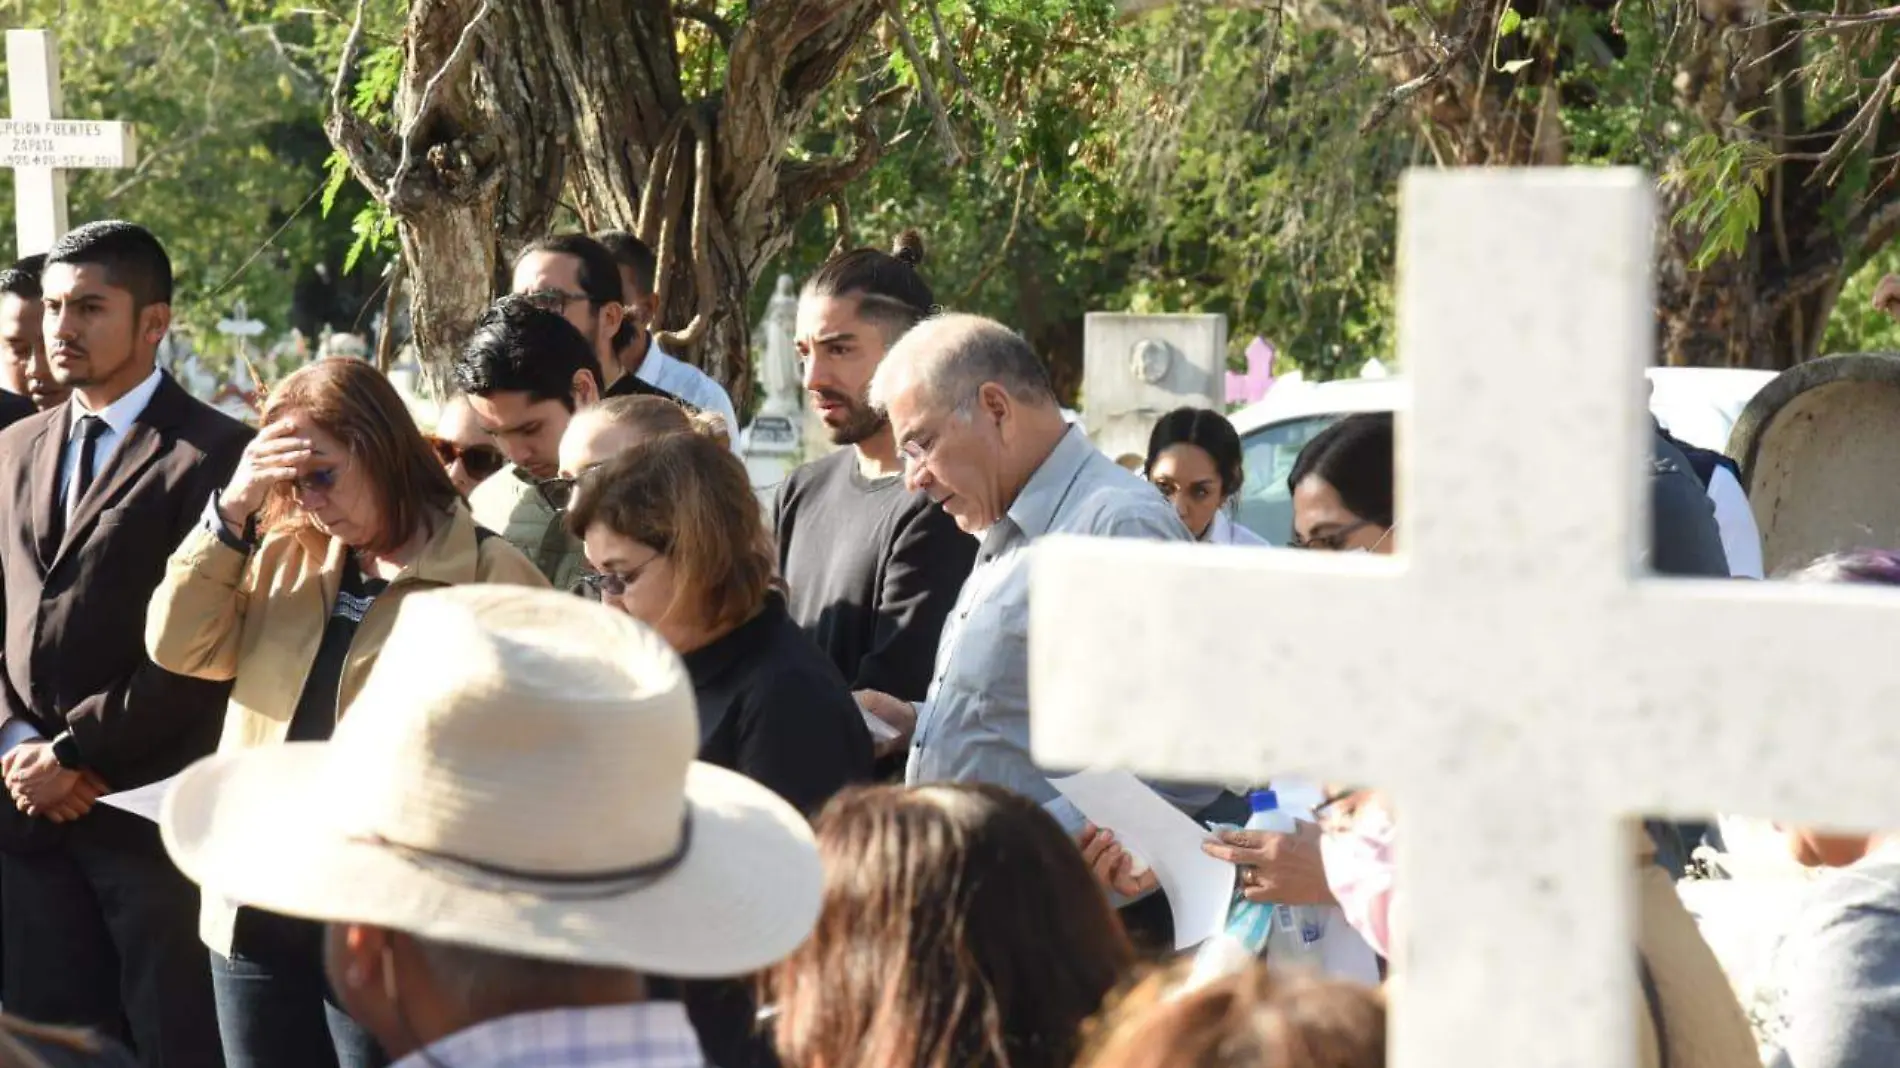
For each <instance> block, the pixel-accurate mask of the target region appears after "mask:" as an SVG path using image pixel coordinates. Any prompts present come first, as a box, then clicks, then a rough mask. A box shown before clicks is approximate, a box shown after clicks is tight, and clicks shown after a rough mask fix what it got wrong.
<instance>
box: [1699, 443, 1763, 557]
mask: <svg viewBox="0 0 1900 1068" xmlns="http://www.w3.org/2000/svg"><path fill="white" fill-rule="evenodd" d="M1709 501H1710V502H1711V503H1713V504H1714V505H1715V525H1716V526H1717V527H1718V528H1720V529H1721V531H1722V552H1723V555H1725V556H1727V557H1728V573H1729V574H1730V575H1733V576H1734V577H1736V578H1752V579H1758V578H1761V577H1762V562H1761V527H1760V526H1758V525H1756V523H1755V510H1754V509H1753V508H1751V507H1749V504H1748V494H1747V493H1746V492H1745V491H1744V490H1743V489H1742V484H1741V483H1740V482H1738V481H1737V480H1736V478H1735V475H1734V474H1733V473H1732V472H1730V471H1729V469H1728V468H1726V467H1723V466H1722V465H1721V464H1716V465H1715V473H1714V474H1713V475H1710V476H1709Z"/></svg>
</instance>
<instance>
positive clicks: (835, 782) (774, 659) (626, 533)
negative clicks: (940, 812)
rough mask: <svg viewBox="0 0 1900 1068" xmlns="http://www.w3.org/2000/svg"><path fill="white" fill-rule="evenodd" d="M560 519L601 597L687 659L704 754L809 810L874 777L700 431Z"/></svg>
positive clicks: (756, 533) (598, 481)
mask: <svg viewBox="0 0 1900 1068" xmlns="http://www.w3.org/2000/svg"><path fill="white" fill-rule="evenodd" d="M567 522H568V529H569V530H571V531H572V532H573V533H574V534H575V536H577V537H579V538H581V539H582V541H583V542H584V543H585V546H586V550H587V562H588V566H589V567H590V568H591V570H592V573H591V574H590V575H588V576H587V577H586V581H587V583H588V585H589V586H591V587H592V588H593V589H594V590H596V591H598V593H599V594H600V598H601V601H602V602H603V603H605V604H607V605H609V606H611V607H614V608H618V609H620V610H621V611H623V612H625V613H627V614H628V615H630V616H632V617H634V618H635V619H638V620H640V621H641V622H643V623H646V624H647V625H649V626H651V627H653V628H654V629H655V630H657V631H659V633H660V635H661V637H664V638H665V639H666V640H667V642H668V643H670V644H671V645H672V646H673V648H674V649H676V650H678V651H679V654H680V656H681V657H683V658H684V659H685V661H686V669H687V671H688V672H689V673H690V674H691V675H692V678H693V690H694V694H695V696H697V698H698V700H699V741H700V753H699V758H700V759H701V760H704V761H706V762H708V763H711V764H717V765H719V766H721V767H725V768H731V769H732V770H734V771H737V772H739V773H740V774H743V775H747V776H750V777H751V778H753V779H756V780H758V781H759V782H761V783H764V784H765V785H766V786H769V787H771V788H772V789H773V790H776V791H777V792H778V793H779V795H780V796H782V797H784V798H785V799H786V800H787V801H790V802H791V803H792V804H794V805H796V806H798V808H799V809H800V810H802V811H804V812H806V813H807V814H811V813H816V812H817V811H818V809H819V807H820V806H822V805H823V804H824V803H825V801H826V800H827V799H829V798H830V797H831V795H832V794H834V793H837V792H838V790H839V789H841V788H842V787H844V786H846V785H848V784H850V783H853V782H859V781H863V780H866V779H869V778H870V775H871V736H870V732H869V731H868V730H866V729H865V726H864V720H863V717H862V716H861V715H860V713H859V712H858V706H857V702H856V701H854V700H852V698H851V693H850V691H849V690H848V689H847V688H846V686H845V681H844V678H843V676H841V675H839V674H838V669H837V668H836V667H835V666H833V665H832V663H831V661H830V659H829V658H827V657H826V656H825V654H824V653H823V652H821V651H820V650H819V649H818V647H817V646H816V645H813V644H812V642H811V639H809V638H807V637H805V635H804V632H802V631H801V630H799V629H798V626H797V624H795V623H793V622H792V621H791V618H790V617H789V616H788V615H786V612H785V598H784V596H783V595H782V594H781V593H780V592H779V591H778V590H777V589H776V588H774V579H773V572H774V563H773V561H774V559H775V554H774V553H773V551H772V543H771V535H770V534H769V533H768V532H767V531H766V528H765V524H764V521H763V518H762V516H761V515H760V511H759V502H758V498H757V497H755V496H754V495H753V493H752V485H751V482H750V480H749V479H748V478H747V477H746V472H745V467H744V465H742V464H741V463H740V462H739V460H738V459H737V458H736V457H734V456H733V455H732V453H731V451H729V450H727V449H725V448H723V447H721V446H720V445H719V444H718V443H717V442H715V441H713V440H712V439H711V438H708V437H706V436H705V435H702V434H671V435H666V436H663V437H660V438H657V439H655V440H651V441H647V442H645V443H642V444H640V445H636V446H634V447H633V448H631V449H628V450H627V451H625V452H623V453H621V454H620V455H618V456H616V457H615V458H613V459H611V460H609V461H607V462H606V463H605V464H603V465H601V466H600V467H597V468H595V469H594V470H593V471H591V472H589V473H588V474H587V476H586V477H585V478H583V479H582V480H581V483H580V485H579V487H578V489H577V491H576V493H575V500H574V504H573V506H572V507H571V508H570V509H569V511H568V515H567Z"/></svg>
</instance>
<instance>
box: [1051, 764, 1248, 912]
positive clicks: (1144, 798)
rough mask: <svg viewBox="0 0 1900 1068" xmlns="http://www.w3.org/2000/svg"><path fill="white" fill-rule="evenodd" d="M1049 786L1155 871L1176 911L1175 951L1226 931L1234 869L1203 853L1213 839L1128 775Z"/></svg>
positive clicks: (1101, 774) (1080, 777)
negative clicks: (1208, 841) (1059, 792)
mask: <svg viewBox="0 0 1900 1068" xmlns="http://www.w3.org/2000/svg"><path fill="white" fill-rule="evenodd" d="M1049 782H1050V784H1051V785H1053V786H1054V787H1055V788H1056V789H1058V790H1060V791H1062V795H1063V796H1064V797H1066V798H1068V799H1069V800H1070V801H1072V802H1074V804H1075V807H1076V808H1079V809H1081V810H1082V815H1084V816H1087V817H1088V819H1089V822H1090V823H1093V824H1095V825H1096V826H1097V827H1106V828H1108V829H1109V830H1111V831H1114V832H1115V840H1116V841H1118V842H1120V843H1121V844H1122V848H1124V849H1126V850H1128V852H1129V854H1130V855H1132V856H1134V857H1135V858H1136V859H1138V860H1140V861H1142V862H1144V863H1146V864H1147V865H1148V866H1149V867H1150V868H1153V869H1154V873H1155V877H1156V878H1158V879H1159V880H1160V881H1161V889H1162V890H1163V891H1164V892H1165V893H1166V894H1167V895H1168V904H1169V905H1171V906H1172V907H1173V909H1174V948H1176V949H1187V948H1189V947H1191V946H1197V945H1199V944H1201V943H1202V942H1204V941H1206V940H1207V939H1208V938H1210V937H1212V936H1213V935H1215V934H1217V933H1218V932H1219V931H1220V930H1221V929H1222V928H1223V927H1225V926H1226V924H1227V906H1228V905H1229V904H1230V903H1231V902H1232V901H1233V898H1234V866H1233V865H1232V864H1228V863H1225V862H1224V861H1219V860H1215V859H1214V858H1213V857H1210V856H1208V855H1207V854H1206V853H1203V852H1201V843H1202V842H1205V841H1206V840H1207V838H1208V833H1207V831H1206V829H1204V828H1203V827H1201V825H1200V824H1198V823H1195V822H1194V821H1193V820H1192V819H1190V818H1189V817H1188V816H1186V815H1185V814H1183V813H1182V812H1181V810H1180V809H1178V808H1175V807H1174V806H1173V805H1171V804H1169V803H1168V801H1167V799H1166V798H1164V797H1162V796H1161V795H1160V794H1157V793H1155V792H1154V791H1153V790H1151V789H1149V788H1148V786H1147V785H1146V784H1145V783H1143V782H1142V781H1141V780H1140V779H1137V778H1135V777H1134V776H1133V775H1132V774H1130V773H1128V772H1126V771H1085V772H1081V773H1080V774H1076V775H1071V776H1069V777H1067V778H1063V779H1050V780H1049Z"/></svg>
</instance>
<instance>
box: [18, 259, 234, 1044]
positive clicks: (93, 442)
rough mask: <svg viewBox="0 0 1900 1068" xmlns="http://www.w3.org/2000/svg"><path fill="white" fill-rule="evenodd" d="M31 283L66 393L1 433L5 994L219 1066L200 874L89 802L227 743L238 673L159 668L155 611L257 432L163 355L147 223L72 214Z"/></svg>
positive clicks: (161, 288)
mask: <svg viewBox="0 0 1900 1068" xmlns="http://www.w3.org/2000/svg"><path fill="white" fill-rule="evenodd" d="M40 282H41V287H42V289H43V303H44V318H43V322H44V329H45V337H46V344H47V350H48V356H49V358H50V362H51V366H52V371H53V374H54V376H55V377H56V378H57V379H58V380H59V381H60V382H61V383H62V384H65V385H69V386H71V387H72V390H73V393H72V397H71V399H70V401H68V403H66V404H63V405H61V406H59V407H57V408H52V409H49V410H48V411H45V412H41V413H39V414H37V415H34V416H31V417H29V418H27V419H24V420H22V421H20V422H18V423H15V424H14V425H13V426H11V427H8V428H7V429H6V430H4V431H0V517H4V519H3V520H0V578H3V579H4V582H5V599H4V608H5V620H4V630H5V639H4V641H5V645H4V655H3V656H0V667H4V672H3V673H0V704H4V711H5V713H6V722H5V723H4V725H0V751H3V752H4V754H5V755H4V756H0V773H4V776H5V780H6V784H7V788H8V791H9V792H10V793H11V795H12V798H13V801H14V804H13V805H0V849H4V850H5V851H6V858H5V861H4V864H0V886H4V893H0V926H3V927H4V932H5V946H6V959H5V973H6V990H7V1011H8V1012H10V1013H14V1014H17V1015H20V1016H23V1017H25V1018H27V1019H29V1020H34V1021H38V1022H46V1023H59V1024H67V1025H78V1026H84V1027H90V1028H93V1029H95V1030H98V1031H100V1032H102V1033H105V1034H109V1035H116V1036H123V1037H126V1038H129V1039H130V1040H131V1042H132V1044H133V1045H134V1046H135V1047H136V1048H137V1051H138V1054H139V1059H140V1060H141V1061H142V1062H143V1063H145V1064H147V1065H163V1066H167V1068H172V1066H190V1068H197V1066H201V1065H211V1066H215V1065H219V1064H221V1063H222V1056H221V1052H220V1047H219V1042H218V1031H217V1020H216V1015H215V1012H214V1010H213V1008H212V996H211V979H210V974H209V969H208V965H207V962H206V956H205V950H204V947H203V946H202V945H201V944H200V943H199V941H198V938H197V918H198V894H197V891H196V890H195V889H194V888H193V887H192V886H191V884H190V883H189V882H187V881H186V880H185V878H184V877H183V876H182V875H180V874H179V873H178V871H177V870H176V869H175V868H173V867H172V865H171V863H170V861H169V860H168V859H167V858H166V856H165V851H164V849H163V847H162V846H161V845H160V843H159V838H158V829H157V827H156V826H155V825H154V824H152V823H150V822H149V821H147V820H145V819H143V818H141V817H138V816H135V815H132V814H130V813H127V812H124V811H121V810H119V809H116V808H112V807H111V806H108V805H96V806H95V802H96V801H97V799H98V797H99V796H100V795H101V794H102V793H104V792H105V791H106V790H108V789H113V790H123V789H128V788H131V787H136V786H140V785H143V784H146V783H150V782H154V781H156V780H159V779H162V778H165V777H167V776H170V775H173V774H175V773H177V772H178V771H179V770H181V769H182V768H183V767H184V766H185V765H187V764H189V763H191V762H192V761H193V760H195V759H197V758H199V757H202V756H204V755H206V754H208V753H210V752H211V751H212V750H213V749H215V748H216V746H217V739H218V732H219V728H220V724H221V723H222V720H223V715H224V705H225V699H226V696H227V687H226V686H223V685H219V684H214V683H207V682H202V681H198V680H194V679H187V678H184V677H182V676H179V675H173V674H171V673H170V672H167V671H164V670H162V669H160V668H159V667H157V666H156V665H154V664H153V663H152V662H151V660H150V659H149V658H148V657H147V656H146V654H145V609H146V603H147V601H148V600H149V599H150V597H151V593H152V590H153V589H154V588H155V587H156V586H157V585H158V583H159V581H160V579H161V578H162V576H163V574H164V570H165V561H166V558H167V557H168V556H169V555H170V553H171V551H172V549H173V548H174V547H175V546H176V545H177V544H178V543H179V541H180V540H182V538H183V537H184V535H185V533H186V532H187V530H188V529H189V528H190V527H191V525H192V523H193V522H195V521H196V520H198V519H199V518H200V517H201V516H202V515H203V513H204V509H205V504H206V501H207V500H209V499H210V498H211V496H212V494H213V493H215V492H216V491H217V489H218V487H220V486H222V485H223V484H224V483H225V481H226V480H227V479H229V478H230V476H231V473H232V471H233V470H234V469H235V468H236V466H237V462H238V457H239V455H240V453H241V452H242V451H243V448H244V445H245V443H246V442H247V441H248V440H249V438H250V436H251V432H250V430H249V429H248V428H246V427H245V426H244V425H243V424H241V423H238V422H236V421H234V420H232V419H230V418H228V417H226V416H224V415H222V414H220V413H219V412H217V411H215V410H213V409H211V408H210V407H208V406H206V405H204V404H202V403H200V402H199V401H197V400H194V399H193V398H192V397H191V396H190V395H189V394H187V393H186V392H185V391H184V389H182V388H181V387H180V386H179V385H178V384H177V383H176V382H174V381H172V380H171V378H170V377H169V376H167V375H166V374H164V373H163V372H162V371H159V370H158V369H157V356H158V343H159V341H160V339H162V338H163V337H164V336H165V332H166V330H167V329H168V328H169V327H170V324H171V293H172V276H171V262H170V260H169V259H168V258H167V257H166V255H165V250H164V248H163V246H161V245H160V244H159V242H158V240H157V239H156V238H154V237H153V236H152V235H151V234H150V233H148V232H146V231H145V230H144V229H142V228H140V227H137V226H134V225H132V224H130V223H123V222H100V223H92V224H90V225H87V226H84V227H81V228H80V229H78V230H75V231H73V232H72V233H71V234H68V235H67V236H66V237H65V238H64V239H63V240H61V241H60V243H59V244H58V245H57V246H56V247H55V248H54V249H53V251H52V253H51V254H50V255H49V256H48V257H47V264H46V268H45V272H44V273H43V274H42V275H41V279H40ZM108 784H109V786H108Z"/></svg>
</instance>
